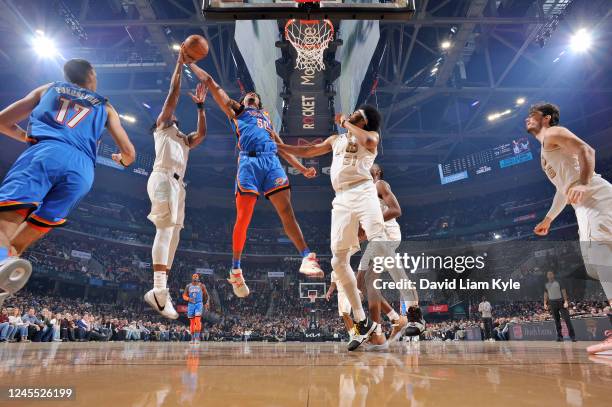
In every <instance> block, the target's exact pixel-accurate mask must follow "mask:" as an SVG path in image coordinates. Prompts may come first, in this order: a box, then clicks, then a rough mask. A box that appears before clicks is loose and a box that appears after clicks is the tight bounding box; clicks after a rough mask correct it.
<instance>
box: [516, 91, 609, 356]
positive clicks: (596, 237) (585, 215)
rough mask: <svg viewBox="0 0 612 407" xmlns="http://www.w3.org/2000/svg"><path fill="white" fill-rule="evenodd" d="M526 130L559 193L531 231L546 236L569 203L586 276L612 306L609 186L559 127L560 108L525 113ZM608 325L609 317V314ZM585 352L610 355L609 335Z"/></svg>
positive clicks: (544, 106)
mask: <svg viewBox="0 0 612 407" xmlns="http://www.w3.org/2000/svg"><path fill="white" fill-rule="evenodd" d="M525 127H526V128H527V131H528V132H529V133H531V134H532V135H533V136H534V137H535V138H536V139H538V141H539V142H540V143H541V144H542V152H541V162H542V169H543V170H544V172H545V173H546V175H547V176H548V179H550V181H551V182H552V183H553V184H554V185H555V187H556V189H557V192H556V193H555V196H554V198H553V202H552V206H551V208H550V210H549V211H548V213H547V214H546V216H545V217H544V220H543V221H542V222H540V223H539V224H538V225H537V226H536V227H535V229H534V233H535V234H537V235H540V236H545V235H547V234H548V231H549V229H550V225H551V223H552V222H553V221H554V220H555V218H556V217H557V216H558V215H559V214H560V213H561V211H562V210H563V208H565V206H566V205H567V204H571V205H572V206H573V207H574V211H575V212H576V219H577V220H578V230H579V238H580V249H581V251H582V257H583V259H584V263H585V267H586V270H587V273H588V274H589V276H591V277H593V278H596V279H598V280H599V281H600V282H601V285H602V287H603V290H604V293H605V294H606V297H607V298H608V301H609V303H610V305H611V306H612V185H610V183H609V182H608V181H606V180H605V179H604V178H602V177H601V175H599V174H597V173H595V150H594V149H593V148H592V147H591V146H589V145H588V144H587V143H585V142H584V141H583V140H581V139H580V138H578V137H577V136H576V135H575V134H574V133H572V132H571V131H569V130H568V129H566V128H565V127H561V126H559V108H558V107H557V106H555V105H553V104H550V103H541V104H536V105H534V106H532V107H531V108H530V109H529V115H528V116H527V118H526V119H525ZM608 317H609V318H610V322H611V323H612V314H608ZM609 332H610V333H611V335H610V336H609V337H608V339H607V340H606V341H604V342H603V343H601V344H598V345H593V346H590V347H589V348H588V349H587V350H588V351H589V353H601V352H612V331H609Z"/></svg>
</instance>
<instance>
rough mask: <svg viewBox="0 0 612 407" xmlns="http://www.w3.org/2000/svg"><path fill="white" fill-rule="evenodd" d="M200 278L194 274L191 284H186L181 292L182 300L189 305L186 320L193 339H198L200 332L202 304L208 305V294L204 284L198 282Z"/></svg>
mask: <svg viewBox="0 0 612 407" xmlns="http://www.w3.org/2000/svg"><path fill="white" fill-rule="evenodd" d="M199 279H200V276H199V275H198V274H194V275H193V276H192V281H191V283H189V284H187V286H186V287H185V291H184V292H183V299H184V300H185V301H187V302H188V303H189V304H188V305H187V318H189V332H191V335H192V337H193V338H194V340H195V339H198V340H199V339H200V331H201V330H202V320H201V318H200V317H201V316H202V309H203V308H204V304H206V303H208V292H207V291H206V286H205V285H204V283H201V282H200V281H199Z"/></svg>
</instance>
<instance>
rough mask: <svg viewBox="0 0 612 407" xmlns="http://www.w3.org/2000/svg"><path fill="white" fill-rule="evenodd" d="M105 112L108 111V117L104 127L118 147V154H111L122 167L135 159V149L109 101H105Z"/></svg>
mask: <svg viewBox="0 0 612 407" xmlns="http://www.w3.org/2000/svg"><path fill="white" fill-rule="evenodd" d="M106 112H107V113H108V118H107V119H106V129H107V130H108V132H109V133H110V135H111V137H112V138H113V140H114V141H115V144H116V145H117V147H118V148H119V154H113V156H112V157H113V160H114V161H115V162H117V163H119V164H121V165H123V166H124V167H127V166H129V165H130V164H132V163H133V162H134V160H135V159H136V149H135V148H134V145H133V144H132V142H131V141H130V138H129V137H128V135H127V133H126V131H125V129H124V128H123V126H122V125H121V119H119V114H118V113H117V111H116V110H115V108H114V107H113V106H112V105H111V104H110V103H106Z"/></svg>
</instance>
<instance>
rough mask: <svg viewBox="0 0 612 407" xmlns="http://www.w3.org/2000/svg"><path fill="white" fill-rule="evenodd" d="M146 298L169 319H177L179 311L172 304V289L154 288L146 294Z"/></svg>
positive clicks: (148, 302)
mask: <svg viewBox="0 0 612 407" xmlns="http://www.w3.org/2000/svg"><path fill="white" fill-rule="evenodd" d="M144 300H145V301H146V302H147V304H149V305H150V306H151V307H152V308H153V309H154V310H155V311H157V312H158V313H159V314H160V315H161V316H163V317H166V318H168V319H177V318H178V316H179V315H178V312H176V310H175V309H174V305H172V298H170V290H169V289H167V288H153V289H151V290H149V291H148V292H147V293H146V294H145V295H144Z"/></svg>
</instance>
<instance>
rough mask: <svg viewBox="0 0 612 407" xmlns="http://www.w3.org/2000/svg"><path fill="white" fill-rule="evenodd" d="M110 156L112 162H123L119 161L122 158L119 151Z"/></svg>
mask: <svg viewBox="0 0 612 407" xmlns="http://www.w3.org/2000/svg"><path fill="white" fill-rule="evenodd" d="M111 158H112V159H113V161H114V162H116V163H117V164H121V165H123V163H122V162H121V159H122V158H123V156H122V155H121V153H116V154H113V155H111Z"/></svg>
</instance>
